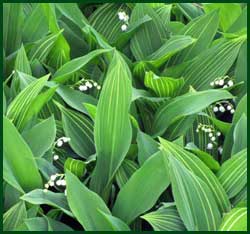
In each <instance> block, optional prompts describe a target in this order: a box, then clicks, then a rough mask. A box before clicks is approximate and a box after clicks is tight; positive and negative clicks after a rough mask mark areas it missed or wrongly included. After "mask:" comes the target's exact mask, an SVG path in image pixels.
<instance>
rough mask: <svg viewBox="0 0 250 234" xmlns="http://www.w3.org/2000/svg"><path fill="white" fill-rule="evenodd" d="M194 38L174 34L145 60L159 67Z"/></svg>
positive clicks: (188, 44) (192, 41)
mask: <svg viewBox="0 0 250 234" xmlns="http://www.w3.org/2000/svg"><path fill="white" fill-rule="evenodd" d="M195 41H196V39H194V38H192V37H190V36H183V35H175V36H172V37H170V38H169V39H167V40H166V41H165V42H164V43H163V44H162V46H161V47H160V48H159V49H157V50H155V51H154V52H153V53H152V54H150V55H149V56H147V57H146V58H145V60H146V61H147V62H148V63H150V64H152V65H153V66H155V67H157V68H159V67H160V66H161V65H163V64H164V63H165V62H166V61H167V60H168V59H170V58H171V57H172V56H173V55H175V54H176V53H177V52H179V51H181V50H183V49H185V48H186V47H188V46H190V45H192V44H193V43H195Z"/></svg>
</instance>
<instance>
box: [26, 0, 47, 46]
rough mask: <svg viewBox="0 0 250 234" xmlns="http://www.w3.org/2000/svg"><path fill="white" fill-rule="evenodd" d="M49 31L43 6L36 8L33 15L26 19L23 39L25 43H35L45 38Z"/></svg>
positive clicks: (39, 5) (38, 5)
mask: <svg viewBox="0 0 250 234" xmlns="http://www.w3.org/2000/svg"><path fill="white" fill-rule="evenodd" d="M48 31H49V28H48V25H47V23H46V18H45V15H44V13H43V11H42V6H41V4H37V6H35V7H34V9H33V10H32V12H31V14H30V15H29V16H28V17H27V18H26V19H25V22H24V25H23V33H22V39H23V41H24V42H25V43H27V42H34V41H36V40H39V39H41V38H43V37H44V36H45V35H46V34H47V32H48Z"/></svg>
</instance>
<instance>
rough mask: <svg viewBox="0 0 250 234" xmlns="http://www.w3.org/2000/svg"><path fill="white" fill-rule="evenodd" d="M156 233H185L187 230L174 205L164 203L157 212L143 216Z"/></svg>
mask: <svg viewBox="0 0 250 234" xmlns="http://www.w3.org/2000/svg"><path fill="white" fill-rule="evenodd" d="M141 218H142V219H145V220H146V221H147V222H148V223H149V224H150V225H151V226H152V227H153V229H154V231H185V230H186V228H185V226H184V224H183V222H182V220H181V218H180V215H179V213H178V210H177V209H176V206H175V205H174V204H168V203H163V205H162V206H161V207H160V208H159V209H158V210H156V211H153V212H150V213H147V214H145V215H143V216H141Z"/></svg>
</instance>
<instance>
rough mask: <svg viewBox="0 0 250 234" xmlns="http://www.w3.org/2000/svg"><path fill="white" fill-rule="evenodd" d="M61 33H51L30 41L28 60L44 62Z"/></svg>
mask: <svg viewBox="0 0 250 234" xmlns="http://www.w3.org/2000/svg"><path fill="white" fill-rule="evenodd" d="M61 33H62V31H60V32H57V33H51V34H50V35H48V36H46V37H43V38H42V39H39V40H38V41H36V42H34V43H32V47H31V49H30V51H29V53H28V58H29V60H30V62H33V61H35V60H36V59H37V60H38V61H39V62H41V63H42V62H44V61H45V60H46V58H47V56H48V54H49V53H50V51H51V49H52V48H53V46H54V45H55V43H56V41H57V39H58V37H59V36H60V34H61Z"/></svg>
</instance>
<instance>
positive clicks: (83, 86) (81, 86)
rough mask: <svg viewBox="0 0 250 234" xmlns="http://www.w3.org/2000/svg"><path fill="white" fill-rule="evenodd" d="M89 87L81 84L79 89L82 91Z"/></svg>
mask: <svg viewBox="0 0 250 234" xmlns="http://www.w3.org/2000/svg"><path fill="white" fill-rule="evenodd" d="M87 89H88V87H87V86H85V85H80V86H79V90H80V91H86V90H87Z"/></svg>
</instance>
